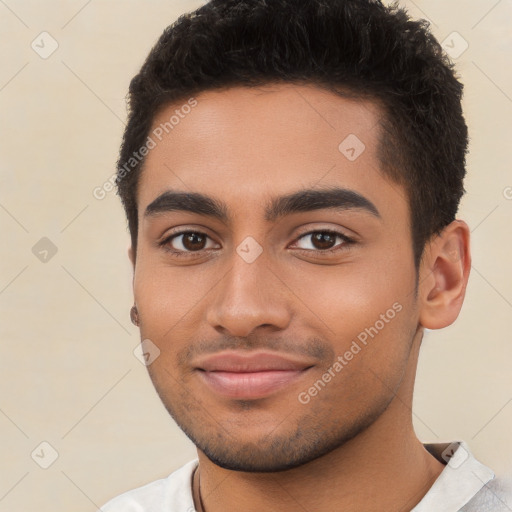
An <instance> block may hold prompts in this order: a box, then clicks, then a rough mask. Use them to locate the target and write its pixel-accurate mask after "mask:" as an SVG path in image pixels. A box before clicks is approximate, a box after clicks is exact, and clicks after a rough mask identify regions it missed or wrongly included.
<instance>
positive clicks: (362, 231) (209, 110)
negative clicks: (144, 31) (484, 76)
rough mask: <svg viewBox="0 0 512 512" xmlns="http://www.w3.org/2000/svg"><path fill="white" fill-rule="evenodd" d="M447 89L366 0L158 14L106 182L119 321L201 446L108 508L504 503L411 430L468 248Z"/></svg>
mask: <svg viewBox="0 0 512 512" xmlns="http://www.w3.org/2000/svg"><path fill="white" fill-rule="evenodd" d="M461 95H462V85H461V84H460V83H459V81H458V80H457V78H456V77H455V75H454V71H453V68H452V66H451V64H450V63H449V62H448V61H447V59H446V57H445V56H444V55H443V53H442V51H441V48H440V46H439V44H438V43H437V41H436V40H435V39H434V37H433V36H432V35H431V34H430V33H429V31H428V28H427V26H426V24H425V23H424V22H418V21H412V20H410V19H409V18H408V16H407V14H406V13H405V12H404V11H403V10H401V9H399V8H396V7H392V8H390V7H385V6H383V5H382V4H381V3H380V2H378V1H371V0H311V1H308V2H305V1H302V0H273V1H268V0H213V1H211V2H209V3H208V4H206V5H204V6H203V7H201V8H200V9H198V10H197V11H195V12H193V13H191V14H187V15H184V16H182V17H181V18H179V19H178V20H177V22H176V23H175V24H173V25H172V26H170V27H169V28H168V29H166V30H165V32H164V34H163V35H162V36H161V38H160V40H159V41H158V42H157V44H156V45H155V47H154V48H153V49H152V51H151V53H150V55H149V56H148V58H147V60H146V62H145V63H144V65H143V67H142V69H141V71H140V72H139V73H138V74H137V76H135V78H134V79H133V80H132V82H131V84H130V113H129V119H128V125H127V127H126V131H125V134H124V139H123V145H122V148H121V153H120V159H119V167H118V175H117V182H118V191H119V194H120V196H121V199H122V201H123V204H124V207H125V210H126V214H127V218H128V224H129V229H130V233H131V241H132V246H131V249H130V251H129V255H130V259H131V261H132V263H133V268H134V297H135V304H134V307H133V309H132V320H133V322H134V323H135V324H136V325H138V326H139V327H140V332H141V339H142V340H143V341H142V343H143V345H144V350H145V353H146V355H147V363H148V370H149V374H150V377H151V379H152V382H153V384H154V386H155V388H156V390H157V392H158V394H159V396H160V398H161V400H162V402H163V404H164V405H165V407H166V408H167V410H168V411H169V413H170V414H171V415H172V417H173V418H174V420H175V421H176V422H177V424H178V425H179V426H180V427H181V428H182V429H183V431H184V432H185V433H186V434H187V435H188V437H189V438H190V439H191V440H192V441H193V442H194V444H195V445H196V447H197V451H198V460H194V461H191V462H190V463H188V464H186V465H185V466H184V467H182V468H180V469H179V470H177V471H176V472H174V473H173V474H171V475H170V476H169V477H168V478H167V479H163V480H159V481H156V482H153V483H150V484H148V485H146V486H144V487H141V488H139V489H135V490H133V491H130V492H127V493H125V494H123V495H121V496H120V497H117V498H115V499H113V500H111V501H110V502H109V503H108V504H107V505H105V507H104V508H103V510H104V511H105V512H111V511H123V512H129V511H151V512H156V511H169V512H171V511H173V512H185V511H192V510H199V511H204V512H226V511H227V512H231V511H239V510H244V511H254V512H256V511H258V512H259V511H280V512H283V511H284V512H288V511H297V510H303V511H315V512H330V511H340V510H343V511H345V512H356V511H357V512H360V511H365V512H377V511H379V512H382V511H383V510H385V511H410V510H414V511H415V512H420V511H436V512H438V511H457V510H463V511H477V510H478V511H481V510H484V509H488V510H510V508H508V506H507V505H506V502H505V498H504V497H503V496H502V495H501V494H500V490H499V489H498V486H497V485H496V484H495V482H496V480H494V479H493V478H494V474H493V472H492V471H491V470H490V469H489V468H487V467H485V466H484V465H482V464H481V463H479V462H478V461H477V460H476V459H475V458H474V457H473V455H472V454H471V451H470V449H469V447H468V446H467V445H466V444H465V443H463V442H453V443H441V444H425V445H424V444H422V443H421V442H420V441H419V440H418V439H417V437H416V435H415V433H414V430H413V426H412V412H411V406H412V394H413V386H414V377H415V372H416V366H417V361H418V354H419V349H420V344H421V340H422V336H423V332H424V329H425V328H428V329H440V328H443V327H446V326H448V325H450V324H452V323H453V322H454V321H455V319H456V318H457V316H458V314H459V311H460V309H461V306H462V303H463V300H464V295H465V290H466V285H467V281H468V275H469V270H470V266H471V262H470V250H469V229H468V226H467V224H466V223H465V222H463V221H461V220H457V219H456V218H455V216H456V213H457V208H458V203H459V200H460V198H461V196H462V194H463V192H464V189H463V178H464V175H465V154H466V147H467V129H466V124H465V122H464V118H463V116H462V110H461ZM485 507H487V508H485Z"/></svg>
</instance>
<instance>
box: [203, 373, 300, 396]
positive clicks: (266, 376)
mask: <svg viewBox="0 0 512 512" xmlns="http://www.w3.org/2000/svg"><path fill="white" fill-rule="evenodd" d="M304 371H305V370H269V371H262V372H251V373H249V372H244V373H235V372H221V371H213V372H208V371H200V372H199V373H200V375H201V377H202V378H203V380H204V382H205V383H206V384H207V385H208V386H209V387H210V389H212V390H213V391H215V392H216V393H218V394H220V395H223V396H225V397H228V398H238V399H256V398H264V397H265V396H268V395H271V394H272V393H275V392H276V391H278V390H280V389H282V388H283V387H285V386H287V385H289V384H291V383H292V382H294V381H296V380H297V379H298V378H300V377H301V376H302V374H303V373H304Z"/></svg>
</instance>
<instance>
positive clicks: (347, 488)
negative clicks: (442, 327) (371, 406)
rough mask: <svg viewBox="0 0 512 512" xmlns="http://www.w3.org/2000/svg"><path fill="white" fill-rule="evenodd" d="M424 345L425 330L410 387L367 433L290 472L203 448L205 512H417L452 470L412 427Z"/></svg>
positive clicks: (198, 492) (410, 370) (199, 492)
mask: <svg viewBox="0 0 512 512" xmlns="http://www.w3.org/2000/svg"><path fill="white" fill-rule="evenodd" d="M420 342H421V332H418V333H417V334H416V337H415V340H414V342H413V346H412V349H411V354H410V357H409V359H410V361H409V365H408V367H407V371H406V374H405V375H404V378H403V380H402V384H401V386H400V388H399V390H398V392H397V394H396V396H395V397H394V399H393V400H392V401H391V403H390V405H389V406H388V408H387V409H386V411H385V412H384V413H383V414H382V415H381V416H380V417H379V418H378V419H377V420H376V421H375V422H374V423H373V424H372V425H371V426H369V427H368V428H367V429H366V430H364V431H363V432H361V433H359V434H358V435H357V436H356V437H354V438H353V439H351V440H350V441H348V442H346V443H345V444H343V445H342V446H340V447H339V448H337V449H336V450H333V451H332V452H330V453H329V454H327V455H325V456H323V457H320V458H318V459H315V460H313V461H311V462H309V463H307V464H304V465H302V466H299V467H296V468H293V469H290V470H286V471H280V472H276V473H247V472H241V471H231V470H227V469H224V468H221V467H219V466H217V465H216V464H214V463H213V462H211V461H210V460H209V459H208V458H207V457H206V456H205V455H204V454H203V453H202V452H201V451H198V456H199V468H198V471H197V472H196V478H194V484H196V486H195V489H194V491H195V492H194V501H195V502H196V508H197V510H203V512H221V511H222V512H224V511H226V510H243V509H246V510H249V511H250V510H279V511H281V512H295V511H296V510H298V509H304V510H317V511H321V512H331V511H332V512H334V511H339V510H343V511H344V512H357V511H361V510H365V512H381V511H382V510H404V511H405V510H411V509H412V508H413V507H414V506H415V505H417V504H418V503H419V501H421V499H422V498H423V496H424V495H425V494H426V492H427V491H428V489H429V488H430V487H431V486H432V484H433V482H434V480H435V479H436V478H437V477H438V476H439V474H440V473H441V471H442V469H443V468H444V466H443V465H442V464H441V463H440V462H439V461H437V460H436V459H435V458H434V457H432V455H430V454H429V453H428V452H427V451H426V450H425V448H424V447H423V445H422V443H421V442H420V441H419V440H418V439H417V437H416V435H415V433H414V429H413V425H412V412H411V405H412V391H413V387H414V377H415V373H416V363H417V358H418V353H419V346H420ZM199 477H200V487H199V485H198V481H199ZM235 489H236V493H235V492H234V490H235ZM199 496H201V501H202V507H203V508H202V509H201V504H200V503H199V500H200V498H199Z"/></svg>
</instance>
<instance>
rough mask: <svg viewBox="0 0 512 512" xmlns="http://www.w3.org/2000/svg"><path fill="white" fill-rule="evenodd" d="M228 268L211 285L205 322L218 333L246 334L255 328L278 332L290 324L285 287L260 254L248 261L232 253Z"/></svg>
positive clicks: (242, 335)
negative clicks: (213, 285) (253, 259)
mask: <svg viewBox="0 0 512 512" xmlns="http://www.w3.org/2000/svg"><path fill="white" fill-rule="evenodd" d="M231 262H232V265H231V268H230V269H229V270H228V271H227V273H226V274H225V275H224V277H222V279H221V280H220V282H219V283H218V284H217V285H216V286H215V287H214V289H213V290H212V292H213V293H212V294H211V297H212V299H211V302H210V303H209V304H208V311H207V321H208V323H209V324H210V325H211V326H212V327H213V328H214V329H216V330H217V331H218V332H220V333H222V334H224V335H226V334H229V335H231V336H241V337H245V336H249V335H250V334H251V333H252V332H253V331H255V330H256V329H263V328H265V329H268V330H270V331H278V330H282V329H286V327H287V326H288V325H289V323H290V318H291V310H290V305H289V304H288V303H287V300H286V296H287V294H286V286H285V285H284V284H283V282H282V281H281V280H280V279H279V278H278V277H277V276H276V275H275V271H273V270H271V268H269V266H268V263H267V262H266V259H265V257H264V256H263V255H260V256H259V257H258V258H257V259H256V260H255V261H253V262H252V263H248V262H247V261H245V260H244V259H243V258H242V257H240V256H239V254H238V253H236V252H234V254H233V258H232V260H231Z"/></svg>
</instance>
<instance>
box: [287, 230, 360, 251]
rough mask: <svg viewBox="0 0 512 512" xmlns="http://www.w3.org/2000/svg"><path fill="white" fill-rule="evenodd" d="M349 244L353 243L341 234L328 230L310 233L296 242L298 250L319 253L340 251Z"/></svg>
mask: <svg viewBox="0 0 512 512" xmlns="http://www.w3.org/2000/svg"><path fill="white" fill-rule="evenodd" d="M337 241H338V243H337ZM351 243H353V240H352V239H350V238H349V237H347V236H345V235H344V234H343V233H338V232H337V231H329V230H327V231H326V230H322V231H310V232H309V233H305V234H304V235H302V236H300V237H299V238H298V241H297V245H298V247H299V249H304V250H307V251H319V252H322V251H323V252H329V251H336V250H338V249H340V250H341V249H342V248H343V247H344V246H346V245H349V244H351Z"/></svg>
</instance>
